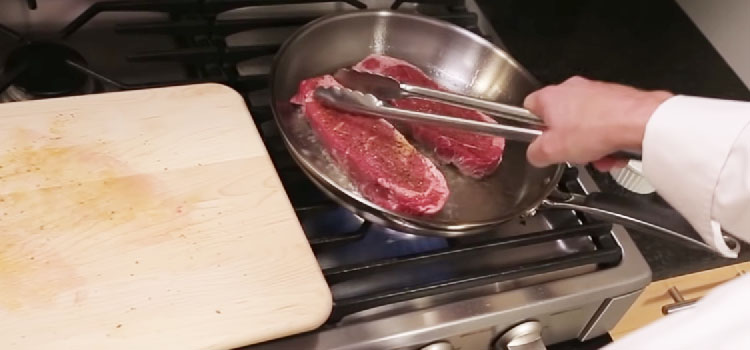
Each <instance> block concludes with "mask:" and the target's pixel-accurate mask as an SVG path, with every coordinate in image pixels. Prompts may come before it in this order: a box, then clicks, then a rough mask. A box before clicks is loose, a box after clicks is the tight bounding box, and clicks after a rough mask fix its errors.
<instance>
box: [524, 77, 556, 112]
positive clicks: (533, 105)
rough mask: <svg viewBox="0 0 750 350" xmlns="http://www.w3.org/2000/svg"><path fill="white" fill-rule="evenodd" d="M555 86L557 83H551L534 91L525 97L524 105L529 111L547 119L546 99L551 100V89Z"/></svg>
mask: <svg viewBox="0 0 750 350" xmlns="http://www.w3.org/2000/svg"><path fill="white" fill-rule="evenodd" d="M554 87H555V85H549V86H546V87H543V88H541V89H539V90H537V91H534V92H532V93H531V94H529V95H528V96H526V98H524V99H523V107H524V108H526V109H528V110H529V112H531V113H534V114H536V115H538V116H539V117H540V118H542V120H544V119H546V117H547V113H546V108H547V104H548V103H546V102H545V100H549V95H550V91H551V90H552V88H554ZM545 96H546V97H545Z"/></svg>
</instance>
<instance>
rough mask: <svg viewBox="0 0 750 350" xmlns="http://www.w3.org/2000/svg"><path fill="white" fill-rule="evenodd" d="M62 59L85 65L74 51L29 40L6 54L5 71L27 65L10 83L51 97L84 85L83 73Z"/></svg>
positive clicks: (85, 79)
mask: <svg viewBox="0 0 750 350" xmlns="http://www.w3.org/2000/svg"><path fill="white" fill-rule="evenodd" d="M66 60H72V61H74V62H77V63H80V64H86V61H85V60H84V59H83V56H81V55H80V54H79V53H78V52H76V51H74V50H73V49H71V48H69V47H67V46H64V45H60V44H54V43H47V42H32V43H29V44H27V45H24V46H20V47H18V48H16V49H15V50H13V51H12V52H11V53H10V55H8V60H7V61H6V62H5V70H6V71H9V70H11V69H14V68H16V67H18V66H20V65H21V64H24V63H26V64H28V65H29V67H28V68H27V69H26V71H25V72H24V73H23V74H21V75H20V76H18V77H17V78H16V79H15V80H14V81H13V85H15V86H17V87H19V88H22V89H23V90H25V92H27V93H29V94H31V95H33V96H37V97H55V96H64V95H70V94H73V93H75V92H76V91H78V90H80V89H82V88H83V86H84V85H85V84H86V81H87V78H88V77H87V76H86V75H85V74H83V73H81V72H79V71H77V70H76V69H75V68H72V67H71V66H69V65H67V64H66V63H65V61H66Z"/></svg>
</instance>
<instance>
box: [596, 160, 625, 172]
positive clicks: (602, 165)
mask: <svg viewBox="0 0 750 350" xmlns="http://www.w3.org/2000/svg"><path fill="white" fill-rule="evenodd" d="M627 164H628V161H627V160H625V159H620V158H612V157H604V158H602V159H599V160H597V161H594V162H592V165H593V166H594V168H595V169H596V170H599V171H601V172H607V171H610V170H612V169H614V168H624V167H625V166H626V165H627Z"/></svg>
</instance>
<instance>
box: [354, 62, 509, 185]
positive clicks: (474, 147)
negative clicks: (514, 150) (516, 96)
mask: <svg viewBox="0 0 750 350" xmlns="http://www.w3.org/2000/svg"><path fill="white" fill-rule="evenodd" d="M354 69H355V70H358V71H363V72H369V73H374V74H380V75H385V76H388V77H391V78H393V79H396V80H398V81H399V82H402V83H407V84H412V85H418V86H422V87H427V88H431V89H438V90H444V91H447V89H445V88H443V87H441V86H439V85H438V84H437V83H435V82H434V81H432V79H430V78H429V77H428V76H427V75H425V74H424V73H423V72H422V71H421V70H420V69H419V68H417V67H415V66H414V65H412V64H410V63H408V62H405V61H402V60H399V59H396V58H393V57H388V56H383V55H370V56H368V57H366V58H365V59H364V60H362V61H360V62H359V63H357V65H355V66H354ZM390 102H391V103H393V104H394V105H395V106H396V107H399V108H403V109H409V110H414V111H420V112H427V113H435V114H442V115H449V116H453V117H460V118H466V119H472V120H479V121H485V122H491V123H496V121H495V120H493V119H492V118H490V117H488V116H487V115H485V114H483V113H480V112H477V111H475V110H470V109H466V108H460V107H455V106H452V105H448V104H445V103H440V102H434V101H429V100H425V99H419V98H404V99H397V100H394V101H390ZM409 129H410V131H411V134H412V136H413V137H414V139H415V140H417V142H419V143H421V144H422V145H424V146H425V147H428V148H429V149H433V150H434V151H435V154H436V155H437V156H438V159H440V161H442V162H445V163H449V164H453V165H455V166H456V167H457V168H458V170H460V171H461V173H462V174H464V175H467V176H471V177H475V178H482V177H484V176H487V175H489V174H490V173H492V172H493V171H495V169H497V166H498V165H499V164H500V161H502V158H503V149H504V148H505V139H504V138H502V137H498V136H489V135H481V134H476V133H471V132H466V131H460V130H455V129H450V128H445V127H436V126H431V125H423V124H417V123H413V124H410V125H409Z"/></svg>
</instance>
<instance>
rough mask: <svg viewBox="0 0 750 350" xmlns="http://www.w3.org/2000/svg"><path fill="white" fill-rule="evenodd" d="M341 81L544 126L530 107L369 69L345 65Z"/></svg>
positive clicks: (388, 96) (382, 95)
mask: <svg viewBox="0 0 750 350" xmlns="http://www.w3.org/2000/svg"><path fill="white" fill-rule="evenodd" d="M333 78H334V79H336V81H338V82H339V83H341V85H343V86H345V87H347V88H350V89H352V90H356V91H361V92H364V93H366V94H372V95H374V96H375V97H377V98H379V99H381V100H386V101H390V100H394V99H399V98H406V97H417V98H423V99H428V100H433V101H437V102H443V103H447V104H450V105H454V106H457V107H463V108H468V109H474V110H477V111H479V112H482V113H485V114H489V115H493V116H497V117H500V118H503V119H507V120H512V121H516V122H520V123H522V124H524V125H528V126H536V127H543V126H544V122H542V119H541V118H539V117H538V116H536V115H534V114H533V113H531V112H530V111H529V110H528V109H525V108H521V107H516V106H511V105H507V104H504V103H500V102H494V101H487V100H483V99H479V98H475V97H471V96H466V95H461V94H457V93H453V92H447V91H442V90H435V89H430V88H425V87H421V86H417V85H412V84H406V83H400V82H398V81H396V80H395V79H392V78H389V77H386V76H383V75H378V74H372V73H366V72H359V71H355V70H352V69H348V68H342V69H339V70H338V71H336V73H334V74H333Z"/></svg>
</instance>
